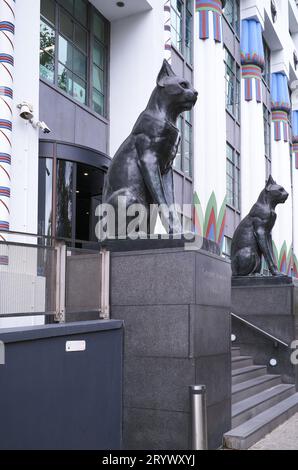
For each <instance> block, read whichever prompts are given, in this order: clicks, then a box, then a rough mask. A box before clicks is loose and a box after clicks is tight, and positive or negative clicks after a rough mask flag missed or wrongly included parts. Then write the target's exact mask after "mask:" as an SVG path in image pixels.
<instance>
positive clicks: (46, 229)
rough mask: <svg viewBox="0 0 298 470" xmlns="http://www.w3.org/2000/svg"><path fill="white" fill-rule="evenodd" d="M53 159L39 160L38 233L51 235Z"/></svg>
mask: <svg viewBox="0 0 298 470" xmlns="http://www.w3.org/2000/svg"><path fill="white" fill-rule="evenodd" d="M52 198H53V160H52V159H51V158H41V159H40V160H39V175H38V233H39V234H43V235H46V236H47V237H51V236H52Z"/></svg>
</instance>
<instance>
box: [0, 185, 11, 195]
mask: <svg viewBox="0 0 298 470" xmlns="http://www.w3.org/2000/svg"><path fill="white" fill-rule="evenodd" d="M0 196H5V197H10V188H7V187H6V186H0Z"/></svg>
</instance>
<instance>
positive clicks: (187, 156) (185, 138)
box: [174, 111, 192, 177]
mask: <svg viewBox="0 0 298 470" xmlns="http://www.w3.org/2000/svg"><path fill="white" fill-rule="evenodd" d="M177 126H178V128H179V130H180V134H181V141H180V145H179V148H178V151H177V155H176V158H175V160H174V168H176V169H177V170H179V171H182V172H183V173H184V174H185V175H186V176H189V177H191V176H192V112H191V111H186V112H185V113H183V115H181V116H180V117H179V118H178V123H177Z"/></svg>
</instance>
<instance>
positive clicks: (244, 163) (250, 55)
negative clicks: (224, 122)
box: [241, 19, 266, 216]
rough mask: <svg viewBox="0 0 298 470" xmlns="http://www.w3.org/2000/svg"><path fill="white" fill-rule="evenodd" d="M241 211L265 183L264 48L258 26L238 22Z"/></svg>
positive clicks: (260, 27) (250, 203)
mask: <svg viewBox="0 0 298 470" xmlns="http://www.w3.org/2000/svg"><path fill="white" fill-rule="evenodd" d="M241 64H242V84H241V92H242V93H241V96H242V100H241V195H242V198H241V212H242V215H243V216H245V215H246V214H247V213H248V212H249V210H250V208H251V206H252V204H254V203H255V201H256V200H257V198H258V195H259V194H260V192H261V190H262V189H263V188H264V185H265V178H266V173H265V142H264V119H263V104H262V72H263V68H264V48H263V39H262V26H261V24H260V23H259V21H257V20H255V19H246V20H242V23H241Z"/></svg>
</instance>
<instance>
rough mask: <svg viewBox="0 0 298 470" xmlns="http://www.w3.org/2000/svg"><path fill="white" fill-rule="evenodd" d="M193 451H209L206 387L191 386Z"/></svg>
mask: <svg viewBox="0 0 298 470" xmlns="http://www.w3.org/2000/svg"><path fill="white" fill-rule="evenodd" d="M189 392H190V393H189V395H190V415H191V449H192V450H207V449H208V441H207V407H206V387H205V385H190V387H189Z"/></svg>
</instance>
